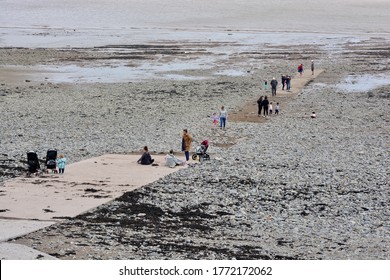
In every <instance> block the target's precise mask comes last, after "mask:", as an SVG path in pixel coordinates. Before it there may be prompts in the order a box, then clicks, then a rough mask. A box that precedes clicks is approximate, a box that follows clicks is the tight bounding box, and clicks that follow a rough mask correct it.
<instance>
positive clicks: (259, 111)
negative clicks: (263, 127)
mask: <svg viewBox="0 0 390 280" xmlns="http://www.w3.org/2000/svg"><path fill="white" fill-rule="evenodd" d="M263 98H264V96H260V98H259V99H257V116H258V117H260V116H261V109H262V108H263Z"/></svg>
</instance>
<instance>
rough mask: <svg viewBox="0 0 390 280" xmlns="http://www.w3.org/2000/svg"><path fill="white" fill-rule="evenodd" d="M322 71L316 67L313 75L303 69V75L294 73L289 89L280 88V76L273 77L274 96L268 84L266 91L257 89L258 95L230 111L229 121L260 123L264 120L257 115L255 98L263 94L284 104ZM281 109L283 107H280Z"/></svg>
mask: <svg viewBox="0 0 390 280" xmlns="http://www.w3.org/2000/svg"><path fill="white" fill-rule="evenodd" d="M322 72H324V70H323V69H318V70H315V71H314V75H312V73H311V71H310V70H309V71H304V72H303V75H302V76H300V75H299V74H297V75H295V76H294V77H293V78H292V79H291V90H290V91H287V90H282V85H281V81H280V80H281V79H280V77H275V78H276V79H277V80H278V88H277V91H276V96H272V93H271V86H270V85H269V88H268V90H267V91H264V90H263V89H261V90H260V89H259V95H258V97H257V98H255V99H252V100H250V101H249V102H248V103H246V104H245V105H244V106H243V107H242V108H240V109H238V110H236V111H234V112H231V113H230V115H229V121H232V122H255V123H262V122H265V121H266V119H265V118H259V117H258V115H257V110H258V107H257V99H258V98H259V97H260V96H261V95H263V96H265V95H266V96H267V97H268V100H270V102H272V101H273V102H275V103H274V106H275V104H276V102H279V103H280V104H285V103H287V102H288V100H289V98H292V97H294V96H296V95H297V94H298V93H300V92H301V91H302V89H303V88H304V87H305V86H306V85H307V84H308V83H309V82H311V81H313V80H314V79H315V78H317V77H318V76H319V75H320V74H321V73H322ZM282 109H283V108H282Z"/></svg>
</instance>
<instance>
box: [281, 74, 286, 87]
mask: <svg viewBox="0 0 390 280" xmlns="http://www.w3.org/2000/svg"><path fill="white" fill-rule="evenodd" d="M285 85H286V75H282V90H284V86H285Z"/></svg>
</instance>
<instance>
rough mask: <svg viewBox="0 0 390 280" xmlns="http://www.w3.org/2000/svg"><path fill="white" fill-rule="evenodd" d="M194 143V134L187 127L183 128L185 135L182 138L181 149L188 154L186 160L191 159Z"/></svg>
mask: <svg viewBox="0 0 390 280" xmlns="http://www.w3.org/2000/svg"><path fill="white" fill-rule="evenodd" d="M191 144H192V136H191V135H190V134H189V133H188V130H187V129H183V137H182V140H181V150H182V151H183V152H184V154H185V156H186V161H189V160H190V150H191Z"/></svg>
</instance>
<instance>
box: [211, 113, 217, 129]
mask: <svg viewBox="0 0 390 280" xmlns="http://www.w3.org/2000/svg"><path fill="white" fill-rule="evenodd" d="M211 119H212V120H213V128H217V125H218V116H217V113H215V112H214V113H213V115H212V116H211Z"/></svg>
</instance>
